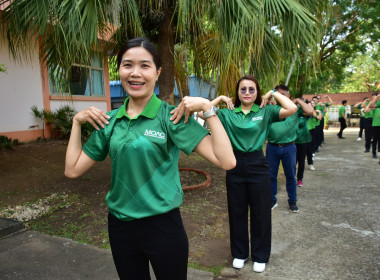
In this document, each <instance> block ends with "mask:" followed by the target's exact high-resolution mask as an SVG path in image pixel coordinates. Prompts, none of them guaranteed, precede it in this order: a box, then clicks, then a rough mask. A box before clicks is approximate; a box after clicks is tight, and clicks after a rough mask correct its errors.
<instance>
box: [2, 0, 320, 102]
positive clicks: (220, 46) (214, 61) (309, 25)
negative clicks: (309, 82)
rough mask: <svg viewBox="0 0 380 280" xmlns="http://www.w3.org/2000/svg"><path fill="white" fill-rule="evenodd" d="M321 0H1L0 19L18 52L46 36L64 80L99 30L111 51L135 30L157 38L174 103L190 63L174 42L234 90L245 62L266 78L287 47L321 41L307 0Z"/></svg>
mask: <svg viewBox="0 0 380 280" xmlns="http://www.w3.org/2000/svg"><path fill="white" fill-rule="evenodd" d="M318 2H319V1H318V0H309V1H294V0H291V1H290V0H289V1H284V0H218V1H208V0H197V1H194V0H158V1H151V0H142V1H141V0H139V1H138V0H129V1H126V0H104V1H97V0H81V1H77V0H67V1H61V0H34V1H25V0H12V1H11V0H0V4H9V5H8V6H7V7H6V8H5V9H4V10H3V12H2V13H1V14H0V20H1V23H2V24H1V28H2V30H1V31H2V32H3V34H4V35H5V36H6V38H8V46H9V48H10V50H11V52H12V54H13V56H14V57H16V58H21V57H22V55H23V54H25V53H29V54H30V53H31V50H32V49H33V48H35V47H36V46H37V45H38V44H40V45H41V48H42V52H41V53H42V54H43V57H42V58H43V59H44V60H45V61H46V63H47V65H48V68H49V70H50V73H51V78H52V79H56V80H59V81H63V80H65V78H66V77H67V74H68V73H69V71H70V69H71V65H72V64H73V63H74V62H76V63H83V64H88V62H89V59H90V57H91V55H92V54H94V52H97V51H99V49H101V46H100V42H99V40H98V37H100V38H104V40H105V41H108V39H109V38H110V34H112V37H111V38H110V40H109V42H110V44H105V45H104V48H102V49H103V50H104V51H105V52H106V51H108V50H109V49H112V48H114V49H117V48H118V46H119V44H121V43H123V42H124V41H125V40H127V39H129V38H132V37H136V36H141V35H144V36H147V37H149V38H151V39H152V40H153V41H155V42H157V44H158V48H159V54H160V56H161V57H160V59H161V61H162V66H163V69H164V71H163V72H162V74H161V76H160V80H159V86H160V98H161V99H163V100H166V101H168V102H169V103H173V92H174V77H176V79H177V82H178V81H181V80H182V81H185V80H183V75H182V76H181V74H180V72H181V71H182V72H183V70H184V69H186V67H183V64H184V63H185V61H186V59H185V58H184V57H183V56H181V55H175V53H176V48H175V47H174V46H175V44H179V45H180V47H179V48H178V50H179V52H181V50H182V52H183V50H185V49H186V50H188V52H189V53H191V54H192V56H193V57H194V63H193V66H194V67H193V70H194V72H195V73H196V74H199V75H200V76H201V77H205V78H210V76H211V73H213V75H214V77H215V79H216V80H217V81H218V83H217V88H218V92H219V93H227V94H233V93H234V91H233V88H234V85H235V83H236V80H237V78H238V77H239V76H240V75H241V74H243V72H245V68H246V66H245V65H248V68H249V69H248V72H253V73H255V74H256V75H257V76H262V77H263V79H264V78H265V76H264V75H268V76H270V75H274V74H276V72H277V69H278V67H277V65H278V61H280V58H281V56H282V55H283V53H284V52H285V51H287V52H291V51H292V50H295V49H296V48H297V45H299V44H300V43H301V44H302V46H303V48H308V47H311V46H312V45H314V44H315V42H314V38H315V36H314V35H315V21H314V16H313V15H312V13H311V12H310V11H309V7H311V8H312V7H314V6H315V5H317V4H318ZM306 7H308V8H306ZM115 27H116V28H115ZM272 28H277V30H279V31H280V34H281V36H278V34H276V32H274V31H273V30H272ZM102 47H103V44H102ZM175 58H177V59H178V61H179V62H178V63H176V62H175ZM247 58H248V59H247ZM175 69H177V70H176V71H175ZM242 69H243V71H242ZM175 72H177V74H176V73H175ZM263 73H265V74H263ZM272 83H274V81H272ZM180 86H181V85H180ZM181 87H182V86H181Z"/></svg>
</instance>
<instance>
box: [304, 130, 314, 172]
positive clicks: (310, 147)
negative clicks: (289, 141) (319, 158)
mask: <svg viewBox="0 0 380 280" xmlns="http://www.w3.org/2000/svg"><path fill="white" fill-rule="evenodd" d="M309 133H310V135H311V141H310V142H309V143H307V144H306V156H307V164H308V165H311V164H313V153H314V142H315V129H311V130H309Z"/></svg>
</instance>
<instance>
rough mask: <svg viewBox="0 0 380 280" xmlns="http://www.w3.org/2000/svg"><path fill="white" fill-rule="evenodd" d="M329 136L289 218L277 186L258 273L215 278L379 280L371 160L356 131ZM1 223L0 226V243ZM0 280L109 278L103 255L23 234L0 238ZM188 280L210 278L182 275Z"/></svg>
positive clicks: (375, 164) (378, 168)
mask: <svg viewBox="0 0 380 280" xmlns="http://www.w3.org/2000/svg"><path fill="white" fill-rule="evenodd" d="M336 133H337V131H336V130H334V129H329V130H328V131H326V144H325V145H323V148H322V149H321V151H320V153H317V154H316V157H315V162H314V166H315V168H316V171H309V170H306V171H305V178H304V185H305V186H304V187H303V188H299V189H298V206H299V208H300V212H299V213H296V214H295V213H290V212H289V210H288V207H287V196H286V192H285V186H284V184H282V185H280V187H279V194H278V202H279V206H278V207H277V208H275V209H274V211H273V239H272V255H271V259H270V262H269V264H268V265H267V269H266V271H265V272H264V273H261V274H257V273H254V272H252V262H250V261H249V262H248V263H247V265H246V266H245V267H244V268H243V269H241V270H235V269H232V268H225V269H224V270H223V271H222V275H221V276H220V277H219V278H216V279H242V280H243V279H246V280H251V279H258V280H260V279H273V280H280V279H281V280H290V279H291V280H297V279H300V280H301V279H302V280H304V279H316V280H319V279H323V280H324V279H350V280H351V279H371V280H372V279H380V271H379V269H380V253H379V244H380V220H379V217H380V199H379V187H380V165H379V159H373V158H372V157H371V154H365V153H364V143H363V142H357V141H356V138H357V129H353V130H349V129H346V130H345V133H344V136H345V137H346V139H343V140H339V139H338V138H337V137H336ZM9 225H10V224H8V221H4V220H0V238H1V233H4V232H5V230H7V229H8V230H9ZM11 226H12V227H13V228H14V229H17V226H16V225H14V224H11ZM8 233H9V232H7V233H6V234H8ZM0 279H99V280H100V279H102V280H103V279H117V275H116V272H115V270H114V266H113V262H112V256H111V253H110V251H109V250H101V249H98V248H95V247H92V246H88V245H83V244H77V243H75V242H72V241H71V240H68V239H63V238H58V237H51V236H47V235H42V234H39V233H36V232H31V231H25V230H24V231H19V232H18V233H16V234H13V235H10V236H8V237H6V238H3V239H0ZM188 279H189V280H203V279H204V280H212V279H214V277H213V276H212V274H211V273H209V272H202V271H198V270H193V269H189V275H188Z"/></svg>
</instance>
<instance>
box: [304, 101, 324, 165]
mask: <svg viewBox="0 0 380 280" xmlns="http://www.w3.org/2000/svg"><path fill="white" fill-rule="evenodd" d="M310 105H311V107H312V108H313V110H314V111H313V114H312V115H311V116H309V118H308V120H307V128H308V129H309V133H310V136H311V141H310V142H308V143H307V145H306V157H307V163H308V165H309V169H310V170H311V171H315V167H314V161H313V157H314V147H315V127H316V126H317V125H318V124H319V122H320V120H321V118H322V113H321V111H319V110H316V109H315V105H316V104H315V101H314V100H311V101H310Z"/></svg>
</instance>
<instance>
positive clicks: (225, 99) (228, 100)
mask: <svg viewBox="0 0 380 280" xmlns="http://www.w3.org/2000/svg"><path fill="white" fill-rule="evenodd" d="M220 99H221V101H223V102H224V103H226V105H227V108H228V109H230V110H234V109H235V105H234V103H233V102H232V99H231V98H230V97H228V96H225V95H220Z"/></svg>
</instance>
